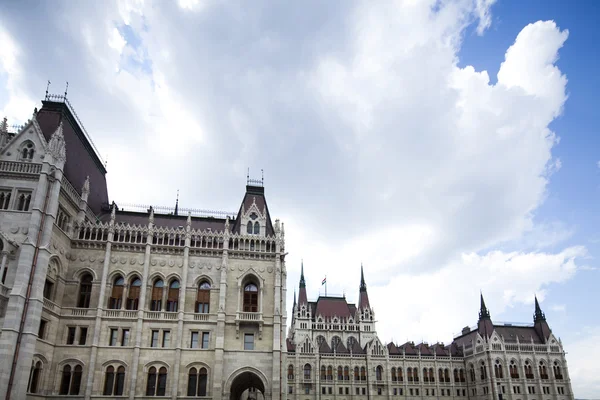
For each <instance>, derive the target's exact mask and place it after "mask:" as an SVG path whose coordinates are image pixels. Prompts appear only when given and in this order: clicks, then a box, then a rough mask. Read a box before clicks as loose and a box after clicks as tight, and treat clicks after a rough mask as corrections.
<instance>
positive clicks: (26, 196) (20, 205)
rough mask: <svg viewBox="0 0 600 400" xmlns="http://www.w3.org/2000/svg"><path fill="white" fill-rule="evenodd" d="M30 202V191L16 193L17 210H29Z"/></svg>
mask: <svg viewBox="0 0 600 400" xmlns="http://www.w3.org/2000/svg"><path fill="white" fill-rule="evenodd" d="M30 204H31V192H18V193H17V204H16V206H17V210H18V211H29V205H30Z"/></svg>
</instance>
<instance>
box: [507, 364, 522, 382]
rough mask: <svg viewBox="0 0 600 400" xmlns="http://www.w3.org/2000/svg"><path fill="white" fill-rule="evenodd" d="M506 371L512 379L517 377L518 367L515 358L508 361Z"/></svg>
mask: <svg viewBox="0 0 600 400" xmlns="http://www.w3.org/2000/svg"><path fill="white" fill-rule="evenodd" d="M508 372H509V373H510V377H511V378H512V379H519V369H518V368H517V365H516V363H515V360H511V361H510V365H509V366H508Z"/></svg>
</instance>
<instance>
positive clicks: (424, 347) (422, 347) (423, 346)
mask: <svg viewBox="0 0 600 400" xmlns="http://www.w3.org/2000/svg"><path fill="white" fill-rule="evenodd" d="M417 349H419V351H420V352H421V355H423V356H431V355H433V353H432V352H431V350H430V349H429V346H428V345H427V344H425V343H419V344H418V345H417Z"/></svg>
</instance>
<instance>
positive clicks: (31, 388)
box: [27, 360, 42, 393]
mask: <svg viewBox="0 0 600 400" xmlns="http://www.w3.org/2000/svg"><path fill="white" fill-rule="evenodd" d="M41 374H42V362H41V361H37V362H36V361H35V360H34V362H33V364H32V365H31V372H30V373H29V385H28V387H27V392H28V393H37V392H38V386H39V382H40V375H41Z"/></svg>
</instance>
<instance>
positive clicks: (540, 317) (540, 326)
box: [533, 296, 552, 343]
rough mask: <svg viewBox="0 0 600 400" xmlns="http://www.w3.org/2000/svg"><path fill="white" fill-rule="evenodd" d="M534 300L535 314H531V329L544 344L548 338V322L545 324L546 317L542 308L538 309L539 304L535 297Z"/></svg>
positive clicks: (549, 331)
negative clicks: (533, 329) (532, 328)
mask: <svg viewBox="0 0 600 400" xmlns="http://www.w3.org/2000/svg"><path fill="white" fill-rule="evenodd" d="M534 298H535V312H534V314H533V327H534V328H535V331H536V332H537V334H538V336H539V337H540V339H542V340H543V341H544V343H545V342H546V341H547V340H548V338H549V337H550V333H551V332H552V331H551V330H550V326H549V325H548V322H546V315H545V314H544V313H543V311H542V308H541V307H540V303H539V302H538V299H537V296H535V297H534Z"/></svg>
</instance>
